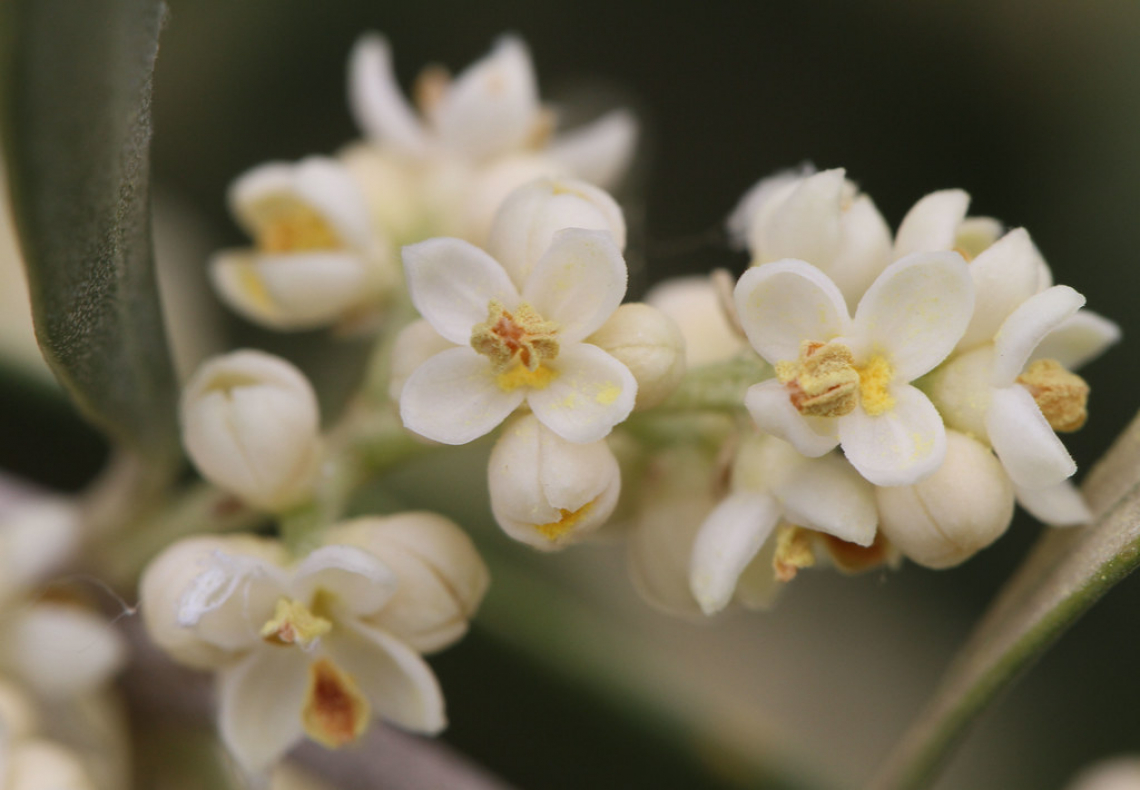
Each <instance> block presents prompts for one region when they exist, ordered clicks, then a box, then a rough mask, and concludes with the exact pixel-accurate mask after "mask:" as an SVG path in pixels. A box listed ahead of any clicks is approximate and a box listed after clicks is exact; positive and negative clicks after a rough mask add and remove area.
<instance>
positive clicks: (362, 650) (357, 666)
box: [327, 623, 447, 735]
mask: <svg viewBox="0 0 1140 790" xmlns="http://www.w3.org/2000/svg"><path fill="white" fill-rule="evenodd" d="M327 645H328V650H329V654H330V655H331V656H332V658H333V661H335V662H336V664H337V665H338V666H339V667H340V668H341V669H343V670H344V671H345V672H347V673H348V674H349V675H351V676H352V677H353V680H355V681H356V683H357V684H358V685H359V686H360V690H361V691H362V692H364V695H365V696H366V697H368V701H369V702H371V703H372V710H373V712H374V713H375V714H376V715H378V716H380V717H381V718H382V719H384V720H385V721H387V722H390V723H392V724H395V725H396V726H397V727H401V728H402V729H405V730H410V731H412V732H422V733H427V734H429V735H434V734H435V733H437V732H439V731H440V730H442V729H443V728H444V727H446V726H447V717H446V715H445V714H444V709H443V693H442V692H441V691H440V689H439V682H438V681H437V680H436V679H435V675H434V674H433V673H432V671H431V668H430V667H429V666H428V665H427V663H426V662H425V661H424V660H423V659H422V658H420V656H419V655H418V654H417V653H416V652H415V651H414V650H412V649H411V648H410V647H408V646H407V645H405V644H404V643H403V642H401V641H400V640H399V639H396V638H395V637H393V636H391V635H390V634H388V633H386V632H385V631H382V630H381V629H379V628H371V627H368V626H365V625H363V624H361V623H353V624H352V626H347V625H346V626H345V627H344V628H341V629H338V630H337V631H335V632H334V633H332V634H330V636H329V638H328V640H327Z"/></svg>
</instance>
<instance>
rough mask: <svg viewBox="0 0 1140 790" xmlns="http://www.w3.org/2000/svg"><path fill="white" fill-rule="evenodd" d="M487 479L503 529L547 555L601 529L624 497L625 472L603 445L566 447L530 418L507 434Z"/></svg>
mask: <svg viewBox="0 0 1140 790" xmlns="http://www.w3.org/2000/svg"><path fill="white" fill-rule="evenodd" d="M487 480H488V484H489V488H490V491H491V511H492V512H493V513H494V514H495V520H496V521H497V522H499V526H501V527H502V528H503V530H504V531H505V532H506V533H507V534H508V535H510V536H511V537H512V538H514V539H515V540H519V541H522V542H523V543H526V544H528V545H530V546H533V547H535V548H536V549H541V550H543V551H553V550H555V549H561V548H564V547H566V546H568V545H570V544H571V543H575V542H577V541H578V540H581V539H582V538H583V537H585V536H586V535H588V534H589V533H590V532H593V531H594V530H596V529H597V528H598V527H600V526H602V524H604V523H605V522H606V521H607V520H608V519H609V517H610V515H611V514H612V513H613V511H614V507H615V506H616V505H617V501H618V494H619V493H620V492H621V471H620V470H619V469H618V463H617V459H616V458H615V457H614V454H613V453H612V452H611V451H610V449H609V447H607V446H606V442H605V440H599V441H596V442H590V443H588V444H574V443H572V442H568V441H566V440H565V439H563V438H562V437H560V436H558V435H557V434H555V433H553V432H552V431H550V430H549V429H547V428H545V427H544V426H543V425H542V423H540V422H539V421H538V420H537V419H535V417H534V415H532V414H528V415H524V416H522V417H519V418H518V419H516V420H514V421H513V422H511V423H510V424H509V425H507V427H506V428H505V429H504V430H503V434H502V436H500V437H499V440H498V442H497V443H496V444H495V449H494V450H492V451H491V458H490V461H489V462H488V464H487Z"/></svg>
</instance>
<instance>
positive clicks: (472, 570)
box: [325, 513, 490, 653]
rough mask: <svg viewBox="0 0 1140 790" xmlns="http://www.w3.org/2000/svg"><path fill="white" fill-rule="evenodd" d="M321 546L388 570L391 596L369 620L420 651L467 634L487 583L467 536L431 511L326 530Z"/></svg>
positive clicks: (486, 574) (484, 569)
mask: <svg viewBox="0 0 1140 790" xmlns="http://www.w3.org/2000/svg"><path fill="white" fill-rule="evenodd" d="M325 542H326V543H329V544H347V545H350V546H358V547H359V548H362V549H364V550H365V551H367V552H369V553H371V554H373V555H375V556H376V557H378V558H379V559H380V560H381V561H383V563H384V564H385V565H386V566H388V568H389V569H390V570H391V571H392V572H393V573H394V574H395V575H396V578H397V580H398V582H397V586H396V592H395V593H394V594H393V596H392V598H391V600H389V601H388V602H387V603H386V604H384V607H383V608H382V609H381V610H380V611H379V612H378V613H377V614H376V615H375V616H373V617H372V618H370V620H369V621H370V622H373V623H375V624H376V625H377V626H379V627H381V628H383V629H384V630H385V631H388V632H389V633H392V634H394V635H395V636H397V637H399V638H400V639H402V640H404V641H405V642H407V643H408V644H409V645H411V646H412V647H413V648H415V649H416V650H418V651H420V652H424V653H426V652H431V651H435V650H440V649H442V648H444V647H447V646H448V645H450V644H452V643H453V642H455V641H456V640H457V639H459V638H460V637H461V636H463V634H464V633H466V631H467V623H468V621H469V620H470V619H471V617H472V616H473V615H474V614H475V610H476V609H478V608H479V604H480V603H481V602H482V600H483V595H484V594H485V593H486V592H487V585H488V584H489V583H490V574H489V572H488V570H487V566H486V564H484V562H483V560H482V558H481V557H480V556H479V552H478V551H477V550H476V548H475V544H474V543H472V542H471V538H469V537H467V533H465V532H464V531H463V530H462V529H460V528H459V527H458V526H457V525H456V524H455V523H454V522H452V521H450V520H448V519H446V518H444V517H443V516H439V515H436V514H435V513H401V514H400V515H396V516H388V517H384V518H379V517H368V518H359V519H355V520H353V521H349V522H346V523H344V524H342V525H339V526H336V527H333V528H332V529H330V530H329V531H328V533H327V534H326V536H325Z"/></svg>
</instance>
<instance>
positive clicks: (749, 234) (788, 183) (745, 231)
mask: <svg viewBox="0 0 1140 790" xmlns="http://www.w3.org/2000/svg"><path fill="white" fill-rule="evenodd" d="M814 173H815V168H814V167H812V166H810V165H805V166H804V167H801V168H796V169H792V170H783V171H781V172H779V173H776V174H775V175H771V176H768V177H767V178H762V179H760V180H759V181H757V182H756V183H755V184H753V185H752V186H751V187H749V188H748V191H747V192H745V193H744V195H743V196H742V197H741V198H740V202H738V203H737V204H736V208H734V209H733V210H732V213H731V214H730V215H729V216H728V219H727V220H725V223H724V224H725V230H727V231H728V236H729V242H730V243H731V244H732V245H733V246H734V247H737V248H738V249H745V248H747V249H748V251H749V252H751V253H752V255H753V257H755V258H759V257H760V256H761V255H762V253H763V246H764V227H765V224H766V222H767V218H768V216H769V215H770V214H771V213H772V212H773V211H774V210H775V209H776V208H777V207H778V206H780V205H782V204H783V202H784V201H785V200H786V199H787V197H788V195H790V194H791V193H792V191H793V190H794V189H795V188H796V186H797V185H798V184H799V183H800V181H802V180H803V179H805V178H807V177H808V176H810V175H812V174H814Z"/></svg>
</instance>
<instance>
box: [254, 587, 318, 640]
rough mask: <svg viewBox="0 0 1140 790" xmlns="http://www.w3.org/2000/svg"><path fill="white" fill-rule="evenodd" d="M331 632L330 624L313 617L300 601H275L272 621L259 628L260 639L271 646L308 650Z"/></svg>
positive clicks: (281, 599)
mask: <svg viewBox="0 0 1140 790" xmlns="http://www.w3.org/2000/svg"><path fill="white" fill-rule="evenodd" d="M331 630H332V622H331V621H329V620H326V619H325V618H323V617H320V616H318V615H315V614H313V613H312V611H310V610H309V608H308V607H307V606H305V605H304V604H303V603H301V602H300V601H295V600H293V599H291V598H279V599H277V610H276V611H275V612H274V613H273V617H272V619H270V620H269V621H268V622H266V623H265V625H263V626H262V627H261V632H260V633H261V638H262V639H264V640H265V641H266V642H269V643H270V644H273V645H285V646H288V645H298V646H300V647H302V648H308V647H309V646H310V645H312V644H313V643H314V642H316V641H317V640H318V639H320V638H321V637H322V636H324V635H325V634H327V633H328V632H329V631H331Z"/></svg>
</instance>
